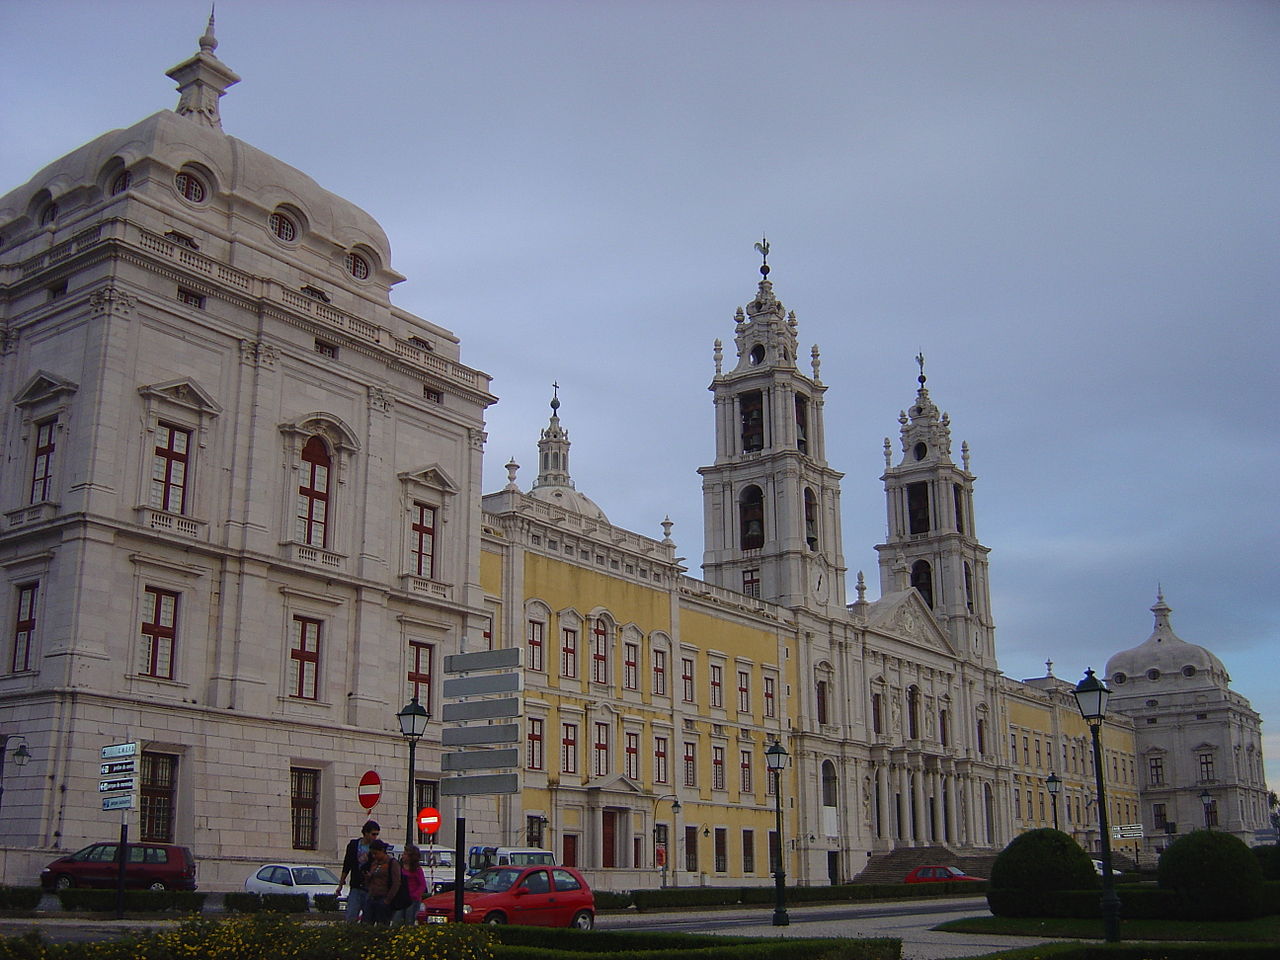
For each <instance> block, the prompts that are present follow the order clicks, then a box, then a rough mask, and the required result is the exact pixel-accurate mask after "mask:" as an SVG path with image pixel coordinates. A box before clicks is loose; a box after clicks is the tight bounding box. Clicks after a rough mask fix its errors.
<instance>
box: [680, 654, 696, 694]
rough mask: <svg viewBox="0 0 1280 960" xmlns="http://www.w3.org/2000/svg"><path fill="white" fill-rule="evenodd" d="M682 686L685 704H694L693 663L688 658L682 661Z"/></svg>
mask: <svg viewBox="0 0 1280 960" xmlns="http://www.w3.org/2000/svg"><path fill="white" fill-rule="evenodd" d="M680 685H681V687H683V694H684V696H683V699H684V702H685V703H693V661H692V660H690V659H689V658H688V657H683V658H681V660H680Z"/></svg>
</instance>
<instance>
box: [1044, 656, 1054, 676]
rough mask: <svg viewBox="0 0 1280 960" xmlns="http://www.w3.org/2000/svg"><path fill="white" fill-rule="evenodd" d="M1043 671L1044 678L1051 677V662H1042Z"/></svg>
mask: <svg viewBox="0 0 1280 960" xmlns="http://www.w3.org/2000/svg"><path fill="white" fill-rule="evenodd" d="M1044 669H1045V674H1044V675H1045V676H1046V677H1052V676H1053V661H1052V660H1046V661H1045V662H1044Z"/></svg>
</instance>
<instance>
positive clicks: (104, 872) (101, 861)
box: [40, 843, 196, 890]
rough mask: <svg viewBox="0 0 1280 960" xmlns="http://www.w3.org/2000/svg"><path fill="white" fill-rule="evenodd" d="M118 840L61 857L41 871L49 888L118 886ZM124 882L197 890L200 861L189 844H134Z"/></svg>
mask: <svg viewBox="0 0 1280 960" xmlns="http://www.w3.org/2000/svg"><path fill="white" fill-rule="evenodd" d="M119 849H120V844H118V843H91V844H89V846H87V847H85V848H84V849H83V850H77V851H76V852H75V853H73V854H70V855H69V856H65V857H59V858H58V859H57V860H55V861H53V863H51V864H49V865H48V866H47V867H45V868H44V870H42V871H41V872H40V885H41V886H42V887H44V888H45V889H46V890H66V889H68V888H69V887H114V886H115V885H116V882H117V878H118V877H119V874H120V862H119V860H118V859H117V858H118V853H117V851H119ZM128 853H129V856H128V859H127V860H126V861H125V868H124V885H125V886H126V887H143V888H146V889H148V890H194V889H195V888H196V861H195V858H194V857H192V856H191V851H190V850H189V849H187V848H186V847H178V846H174V845H173V844H171V843H131V844H129V850H128Z"/></svg>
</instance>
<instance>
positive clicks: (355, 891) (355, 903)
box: [335, 820, 382, 923]
mask: <svg viewBox="0 0 1280 960" xmlns="http://www.w3.org/2000/svg"><path fill="white" fill-rule="evenodd" d="M381 832H382V827H380V826H378V821H377V820H366V821H365V824H364V826H363V827H361V828H360V836H358V837H356V838H355V839H353V840H351V841H350V842H348V843H347V850H346V853H345V854H343V857H342V876H340V877H339V878H338V889H337V890H336V891H335V892H336V893H337V895H338V896H339V897H340V896H342V886H343V884H345V883H346V882H347V878H348V877H350V878H351V887H350V889H349V890H348V892H347V910H346V913H345V914H344V919H345V920H346V921H347V922H348V923H354V922H355V921H357V920H359V919H360V915H361V913H363V912H364V906H365V901H366V900H367V899H368V895H367V893H366V890H365V882H364V872H365V869H366V868H367V867H368V866H369V847H370V845H371V844H372V843H373V842H374V841H375V840H377V839H378V834H380V833H381ZM379 842H381V841H379Z"/></svg>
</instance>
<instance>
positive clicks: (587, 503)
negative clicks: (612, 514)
mask: <svg viewBox="0 0 1280 960" xmlns="http://www.w3.org/2000/svg"><path fill="white" fill-rule="evenodd" d="M529 496H531V497H533V499H535V500H542V501H544V502H546V503H554V504H555V505H556V506H557V507H561V508H562V509H565V510H568V511H569V512H570V513H576V514H578V515H579V516H583V517H587V518H588V519H590V520H598V521H600V522H601V523H608V522H609V518H608V517H606V516H605V515H604V511H603V510H601V509H600V508H599V507H598V506H596V502H595V501H594V500H592V499H591V498H590V497H588V496H587V495H586V494H585V493H579V492H578V491H577V490H575V489H573V487H562V486H558V485H557V486H541V487H534V488H533V489H532V490H530V491H529Z"/></svg>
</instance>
